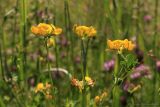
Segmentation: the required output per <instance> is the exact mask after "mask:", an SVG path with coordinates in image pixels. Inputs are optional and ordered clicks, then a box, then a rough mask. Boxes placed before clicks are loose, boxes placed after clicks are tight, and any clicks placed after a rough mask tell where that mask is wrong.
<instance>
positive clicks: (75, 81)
mask: <svg viewBox="0 0 160 107" xmlns="http://www.w3.org/2000/svg"><path fill="white" fill-rule="evenodd" d="M71 84H72V85H73V86H75V87H77V88H78V89H79V90H80V92H82V90H83V89H84V87H85V86H90V87H93V86H94V84H95V82H94V80H92V79H91V78H90V77H88V76H86V77H85V80H84V81H83V80H82V81H79V80H78V79H76V78H72V79H71Z"/></svg>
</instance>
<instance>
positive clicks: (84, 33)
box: [73, 25, 97, 38]
mask: <svg viewBox="0 0 160 107" xmlns="http://www.w3.org/2000/svg"><path fill="white" fill-rule="evenodd" d="M73 31H74V32H75V33H76V34H77V35H78V36H79V37H81V38H83V37H94V36H95V35H96V33H97V31H96V30H95V28H93V27H92V26H90V27H87V26H77V25H74V27H73Z"/></svg>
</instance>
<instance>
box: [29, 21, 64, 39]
mask: <svg viewBox="0 0 160 107" xmlns="http://www.w3.org/2000/svg"><path fill="white" fill-rule="evenodd" d="M31 32H32V33H33V34H35V35H37V36H50V35H59V34H61V32H62V29H61V28H56V27H55V26H54V25H51V24H46V23H40V24H38V25H37V26H32V27H31Z"/></svg>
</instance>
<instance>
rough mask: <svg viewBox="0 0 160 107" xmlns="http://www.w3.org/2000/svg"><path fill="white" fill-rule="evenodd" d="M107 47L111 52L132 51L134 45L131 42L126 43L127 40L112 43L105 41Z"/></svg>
mask: <svg viewBox="0 0 160 107" xmlns="http://www.w3.org/2000/svg"><path fill="white" fill-rule="evenodd" d="M107 45H108V48H109V49H113V50H120V51H122V50H124V49H126V50H129V51H131V50H133V49H134V47H135V45H134V44H133V43H132V41H128V39H125V40H114V41H111V40H108V41H107Z"/></svg>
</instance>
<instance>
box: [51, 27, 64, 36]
mask: <svg viewBox="0 0 160 107" xmlns="http://www.w3.org/2000/svg"><path fill="white" fill-rule="evenodd" d="M51 26H52V28H53V31H52V34H53V35H56V36H57V35H60V34H61V33H62V29H61V28H58V27H55V26H54V25H51Z"/></svg>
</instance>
